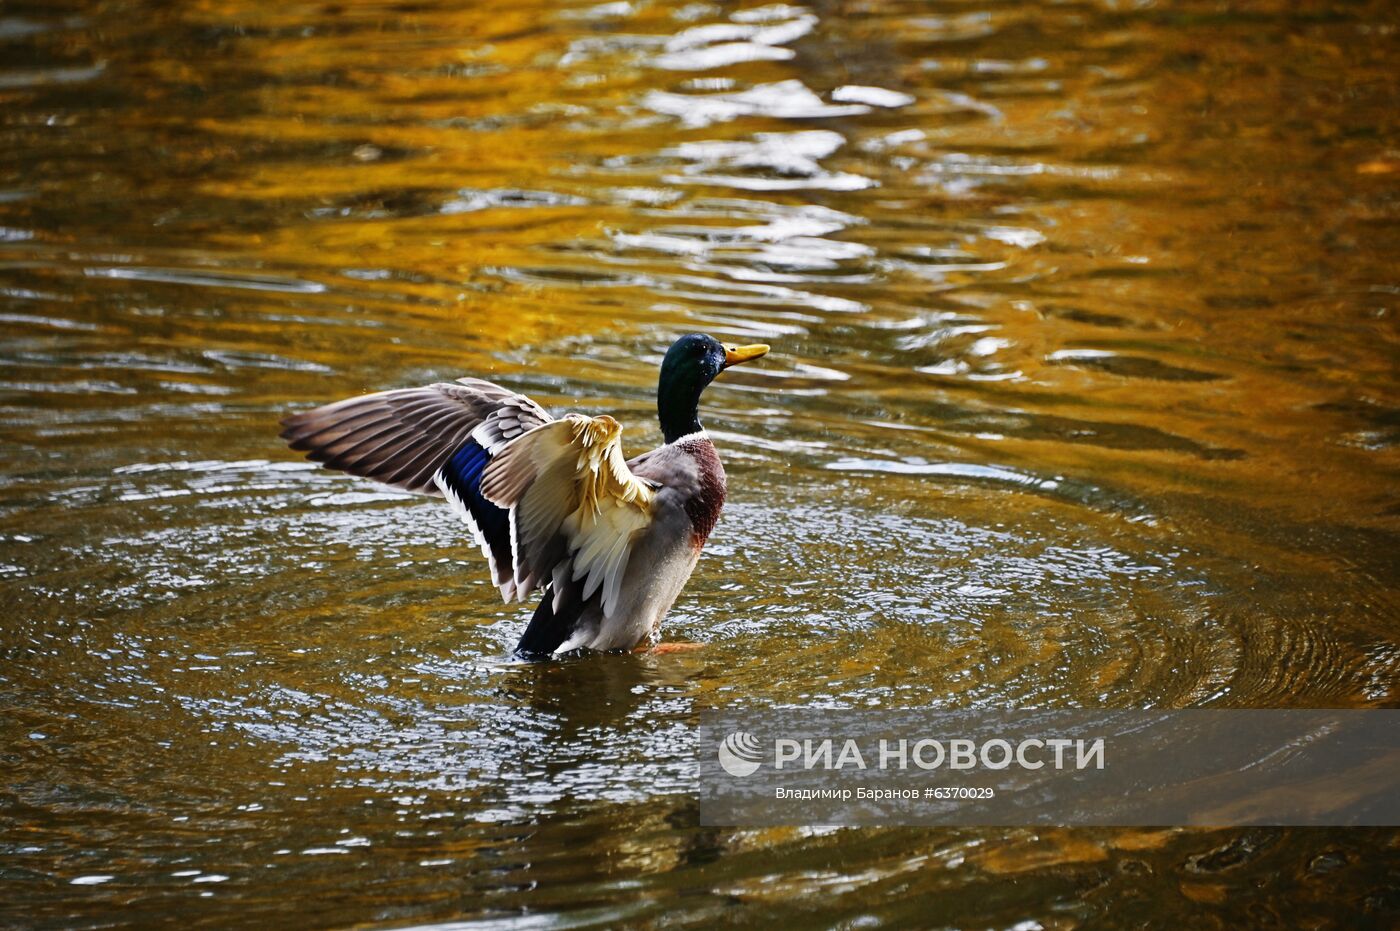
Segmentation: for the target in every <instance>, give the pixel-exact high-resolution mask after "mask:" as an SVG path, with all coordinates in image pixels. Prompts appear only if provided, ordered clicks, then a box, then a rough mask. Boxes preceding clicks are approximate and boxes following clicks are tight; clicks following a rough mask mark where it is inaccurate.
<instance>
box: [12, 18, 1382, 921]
mask: <svg viewBox="0 0 1400 931" xmlns="http://www.w3.org/2000/svg"><path fill="white" fill-rule="evenodd" d="M1397 25H1400V24H1397V21H1396V16H1395V11H1394V9H1393V6H1392V5H1391V4H1388V3H1384V2H1380V0H1373V2H1356V3H1349V4H1323V3H1303V4H1295V3H1274V2H1262V0H1259V2H1249V3H1239V4H1233V5H1229V6H1225V5H1221V4H1216V3H1204V2H1176V3H1169V2H1161V3H1155V4H1154V3H1151V2H1137V3H1126V2H1125V3H1119V2H1110V0H1103V2H1061V3H1045V4H1039V3H1021V2H1009V0H1008V2H995V0H966V2H936V3H935V2H915V0H908V2H898V0H889V2H879V0H864V2H857V0H847V2H840V0H830V2H819V3H813V4H811V5H807V6H795V5H761V4H759V3H756V2H740V3H723V4H721V3H713V4H712V3H704V2H699V3H696V2H684V0H650V2H645V0H635V2H614V3H602V4H596V3H589V2H571V0H558V2H548V3H546V2H541V0H512V2H509V3H505V2H495V0H476V2H472V3H467V4H454V3H450V2H447V0H417V2H412V3H406V2H284V3H279V4H267V3H259V2H252V0H244V2H238V0H203V2H197V3H170V2H161V0H126V2H121V3H82V2H48V0H44V2H39V0H11V2H9V3H7V4H5V6H4V7H3V8H0V49H3V54H0V139H3V142H4V144H3V146H0V328H3V346H2V347H0V360H2V361H3V367H0V442H3V448H4V451H5V452H4V457H3V461H0V577H3V579H4V589H3V591H4V602H3V603H4V607H5V620H4V622H3V624H0V649H3V655H4V658H5V659H4V664H3V666H0V703H2V704H3V708H4V711H3V716H0V748H3V750H2V751H0V752H3V759H4V763H5V768H6V773H7V775H6V780H5V786H4V789H3V795H0V879H3V885H4V887H5V890H6V891H5V894H4V895H3V896H0V921H2V922H3V923H6V924H21V925H37V926H52V927H75V926H83V927H86V926H107V925H141V926H148V927H149V926H159V925H170V924H177V923H178V924H182V925H188V924H191V923H194V924H202V925H218V926H250V925H266V924H267V923H269V922H272V923H274V924H279V925H282V924H287V925H296V926H298V927H344V926H349V925H356V926H386V927H396V926H404V925H413V924H422V923H432V922H443V921H464V922H468V923H469V924H468V925H467V926H468V927H473V926H476V925H473V924H471V923H478V924H479V926H481V927H503V926H510V924H511V922H516V923H518V925H519V926H522V927H585V926H593V925H598V926H608V925H616V924H620V923H631V924H648V923H660V922H662V921H663V920H664V921H665V922H666V923H668V924H671V925H675V926H681V927H701V926H709V925H712V924H714V923H716V922H719V921H744V922H749V923H753V924H757V925H765V924H767V925H772V924H773V923H774V922H782V923H784V924H786V925H788V926H806V925H810V926H814V927H816V926H822V927H825V926H832V925H836V924H839V923H843V922H844V923H846V925H845V926H850V927H877V926H886V925H888V926H896V925H900V924H906V925H907V924H914V925H918V926H925V927H971V928H1013V927H1014V928H1019V929H1031V928H1072V927H1089V926H1100V927H1101V926H1104V925H1105V924H1111V925H1132V924H1137V923H1143V922H1147V923H1150V924H1153V925H1155V926H1160V927H1181V926H1185V925H1193V926H1203V927H1216V926H1218V927H1240V926H1267V925H1269V924H1271V923H1272V924H1275V925H1279V926H1300V925H1303V924H1308V923H1311V925H1312V926H1316V927H1330V926H1336V927H1355V926H1359V925H1364V924H1369V925H1372V926H1378V927H1379V926H1387V925H1393V924H1396V923H1400V916H1397V914H1396V913H1397V911H1398V910H1400V896H1397V893H1396V891H1395V890H1396V888H1398V887H1400V885H1397V883H1400V875H1397V874H1400V857H1397V854H1396V845H1397V840H1396V837H1395V835H1394V833H1393V832H1371V831H1364V832H1363V831H1352V832H1343V831H1282V830H1252V831H1184V830H1182V831H1162V830H1154V831H1122V830H1077V831H1054V830H1049V831H1047V830H1034V831H1032V830H1029V829H977V830H971V829H962V830H945V831H928V830H917V831H916V830H903V829H890V830H883V831H858V830H825V829H815V828H792V829H784V830H772V829H763V830H737V829H730V828H709V827H702V826H700V825H699V824H698V814H697V807H696V803H695V801H694V798H693V795H692V791H691V779H692V778H693V770H692V767H691V765H690V763H689V757H690V754H691V752H692V748H691V743H690V734H691V728H692V727H693V725H694V722H695V719H696V715H697V713H698V709H701V708H708V707H735V706H745V705H748V706H761V707H769V706H783V705H797V704H802V705H818V706H828V707H833V708H870V707H937V708H971V707H981V708H1002V707H1092V706H1109V707H1154V708H1159V707H1160V708H1166V707H1183V706H1221V707H1373V706H1378V707H1393V706H1395V705H1396V703H1397V700H1400V692H1398V691H1397V690H1398V689H1400V604H1397V596H1396V582H1397V578H1400V571H1398V570H1397V564H1396V552H1397V547H1396V544H1397V531H1398V530H1400V494H1397V488H1398V487H1400V486H1398V485H1397V483H1396V467H1397V465H1398V464H1400V455H1397V443H1400V367H1397V364H1396V360H1397V330H1396V324H1395V320H1396V313H1397V310H1400V300H1398V299H1397V295H1400V278H1397V274H1396V262H1395V256H1396V255H1397V254H1400V234H1397V229H1400V227H1397V224H1396V220H1397V216H1398V212H1400V189H1397V181H1400V127H1397V116H1396V115H1397V113H1400V93H1397V90H1396V84H1395V80H1394V76H1395V74H1396V69H1397V66H1400V61H1398V60H1397V52H1396V48H1397V46H1396V42H1395V36H1396V29H1397ZM689 330H704V331H707V332H710V333H713V334H715V335H716V336H719V337H721V338H723V339H726V340H729V339H733V340H740V341H746V342H755V341H764V342H769V343H771V344H772V345H773V347H774V352H773V354H772V356H770V357H769V358H768V359H765V360H764V361H763V362H762V363H760V364H757V365H754V366H747V367H745V368H744V369H742V370H738V371H735V372H731V373H727V374H726V375H725V376H724V378H723V379H722V380H721V382H719V383H717V384H716V385H715V387H713V388H712V389H711V390H710V391H709V393H708V394H707V396H706V406H705V411H706V413H705V417H704V419H705V422H706V424H707V426H708V427H709V429H710V431H711V433H712V434H713V435H714V437H715V438H716V442H717V443H718V445H719V446H720V448H721V452H722V455H723V456H724V457H725V460H726V463H727V467H728V470H729V475H730V486H731V493H730V504H729V506H728V508H727V510H726V514H725V518H724V519H723V521H722V522H721V524H720V526H719V528H718V530H717V531H716V534H715V536H714V537H713V538H712V541H711V545H710V546H709V547H708V549H707V550H706V553H705V556H704V558H703V559H702V561H701V563H700V566H699V569H698V570H697V573H696V577H695V578H694V579H693V580H692V582H691V584H690V586H689V588H688V589H687V592H686V594H685V595H684V596H683V597H682V599H681V601H680V602H679V603H678V604H677V606H676V609H675V611H674V612H673V613H672V615H671V618H670V620H669V622H668V624H667V627H666V636H667V637H668V639H673V640H684V641H693V642H697V643H702V644H704V646H703V648H702V649H700V650H697V651H692V652H687V653H681V654H673V655H665V656H607V657H592V658H587V659H580V660H571V661H565V662H558V663H550V664H535V665H525V664H517V663H512V662H510V661H509V660H508V659H507V656H506V654H507V651H508V650H509V648H510V646H511V645H512V644H513V642H514V640H515V638H516V637H517V636H518V635H519V632H520V631H521V629H522V628H523V625H524V623H525V621H526V620H527V618H528V615H529V608H528V607H520V606H511V607H505V606H502V605H501V604H500V603H499V601H498V600H497V599H496V597H495V591H494V589H492V588H491V587H490V586H489V585H487V584H486V582H485V579H484V577H483V573H484V569H483V566H482V565H481V560H480V557H479V555H478V554H477V552H476V551H475V550H474V549H473V548H472V547H470V546H469V545H468V544H467V543H466V540H465V533H464V528H463V527H462V526H461V525H460V524H459V523H457V521H456V519H455V517H453V516H452V514H451V513H450V512H449V511H448V510H447V509H446V508H444V507H442V506H441V505H440V504H438V503H435V502H433V501H431V500H428V499H420V498H414V497H411V496H407V495H403V494H399V493H397V492H393V491H389V490H385V489H383V488H379V487H377V486H374V485H372V484H369V483H366V482H363V481H360V480H357V479H353V478H349V477H346V476H342V475H339V474H334V473H330V472H326V471H323V470H318V469H317V468H314V467H312V466H311V465H310V464H308V463H304V462H301V461H299V460H298V459H297V457H296V456H295V455H294V454H292V453H290V452H289V451H287V450H285V449H284V448H283V447H282V446H281V444H280V442H279V441H278V439H277V437H276V432H277V427H276V420H277V418H278V417H279V416H280V415H281V414H282V413H284V412H286V411H287V410H289V409H292V408H296V407H299V406H305V405H310V404H315V403H324V402H327V401H330V400H335V399H338V398H340V397H344V396H348V395H353V394H356V393H359V392H362V391H367V390H377V389H381V388H389V387H397V386H404V385H413V384H420V383H425V382H429V381H434V380H444V379H450V378H454V377H457V376H459V375H464V374H473V375H478V376H485V377H489V378H492V379H495V380H498V381H500V382H502V383H503V384H507V385H510V386H511V387H514V388H517V389H520V390H524V391H526V392H528V393H529V394H531V395H532V396H533V397H535V398H536V399H538V400H539V401H541V402H542V403H544V404H545V405H547V406H549V407H551V408H553V409H555V410H567V409H575V410H582V411H585V412H588V413H591V414H598V413H609V414H613V415H615V416H617V417H618V418H619V419H621V420H623V421H624V422H625V423H626V424H627V425H628V433H627V434H626V441H627V443H628V444H629V448H632V449H636V450H640V449H643V448H645V447H647V446H648V445H650V444H653V443H655V442H657V441H659V438H660V436H659V430H658V429H657V428H656V426H655V423H654V413H653V407H654V401H653V393H652V392H653V389H654V384H655V369H656V364H657V363H658V362H659V360H660V357H661V354H662V353H663V352H664V350H665V347H666V346H667V345H668V344H669V342H670V341H671V340H672V339H673V338H674V336H675V335H677V334H678V333H680V332H685V331H689Z"/></svg>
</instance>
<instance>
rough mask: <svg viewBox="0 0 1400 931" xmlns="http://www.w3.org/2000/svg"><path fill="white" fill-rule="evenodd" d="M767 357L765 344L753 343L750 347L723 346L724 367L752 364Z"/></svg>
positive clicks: (766, 345)
mask: <svg viewBox="0 0 1400 931" xmlns="http://www.w3.org/2000/svg"><path fill="white" fill-rule="evenodd" d="M766 355H768V344H767V343H754V344H753V345H752V346H725V347H724V367H725V368H729V367H730V366H731V365H739V364H741V363H744V362H752V361H753V360H754V359H760V358H762V357H763V356H766Z"/></svg>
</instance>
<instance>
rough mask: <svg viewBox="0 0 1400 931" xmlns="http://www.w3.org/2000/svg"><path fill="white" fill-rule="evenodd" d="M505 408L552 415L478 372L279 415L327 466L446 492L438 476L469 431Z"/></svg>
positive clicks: (526, 420)
mask: <svg viewBox="0 0 1400 931" xmlns="http://www.w3.org/2000/svg"><path fill="white" fill-rule="evenodd" d="M502 408H508V409H509V412H510V417H511V418H512V421H515V420H518V421H520V426H521V427H525V428H528V427H533V426H538V425H540V424H542V423H548V422H549V421H550V419H551V418H550V416H549V415H548V414H547V413H545V411H544V409H543V408H542V407H540V406H539V405H538V404H536V403H535V402H534V401H531V400H530V399H529V398H526V397H524V396H523V395H519V394H516V393H515V392H514V391H511V390H509V389H507V388H502V387H501V386H500V385H496V384H492V383H491V382H489V381H483V380H482V379H479V378H463V379H461V380H460V381H458V382H440V383H438V384H435V385H427V386H426V387H423V388H400V389H398V390H396V391H381V392H379V393H377V394H367V395H364V396H362V397H358V398H350V399H348V400H345V401H339V402H337V403H335V404H327V405H326V406H325V407H318V408H316V409H314V410H309V411H303V412H301V413H298V414H291V415H289V416H287V417H285V418H283V420H282V427H283V429H282V438H283V439H285V440H286V441H287V444H288V445H289V446H291V448H292V449H295V450H299V451H301V452H304V453H306V458H308V459H310V460H312V461H313V462H320V463H323V464H325V465H326V467H327V468H331V469H338V470H340V471H342V472H349V473H350V474H352V475H359V476H362V477H364V478H370V479H374V480H375V481H379V482H384V483H385V484H387V485H394V486H396V487H399V488H403V489H405V490H407V491H415V492H420V493H422V494H429V495H441V494H442V492H441V491H439V490H438V487H437V485H436V484H435V483H434V482H433V476H434V475H435V474H437V471H438V469H440V468H442V465H443V463H444V462H446V461H447V459H448V457H450V456H451V455H452V454H453V453H454V452H455V451H456V450H457V449H458V448H460V447H461V445H462V444H463V443H465V442H466V441H467V438H468V437H469V436H470V435H471V432H472V430H474V429H476V428H477V427H478V426H479V425H480V424H481V423H482V421H484V420H486V419H487V418H488V417H489V416H490V415H491V414H493V413H495V412H496V411H498V410H501V409H502Z"/></svg>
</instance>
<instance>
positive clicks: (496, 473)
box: [481, 414, 655, 617]
mask: <svg viewBox="0 0 1400 931" xmlns="http://www.w3.org/2000/svg"><path fill="white" fill-rule="evenodd" d="M481 432H482V433H485V432H486V431H485V430H484V429H483V430H482V431H481ZM621 437H622V427H621V426H619V425H618V423H617V421H616V420H613V419H612V418H611V417H606V416H605V417H585V416H583V415H581V414H568V415H566V416H565V417H563V418H562V419H560V420H556V421H552V422H550V423H547V424H544V425H543V426H539V427H536V428H535V429H533V430H530V431H529V432H528V433H525V434H524V435H523V436H521V437H519V438H518V439H515V440H513V441H511V442H508V443H506V444H504V445H503V446H501V447H500V449H499V452H498V453H496V454H495V457H494V459H493V460H492V461H491V463H490V464H489V465H487V466H486V468H485V472H484V475H483V476H482V480H481V493H482V495H483V496H484V497H485V498H486V499H487V500H488V501H490V502H491V503H493V504H495V505H498V506H500V507H502V508H505V509H507V510H508V511H509V513H510V531H511V551H512V552H513V554H514V560H515V562H514V568H513V573H512V581H513V582H514V585H515V590H516V592H517V593H518V594H519V595H520V597H522V598H523V597H524V596H525V595H526V594H527V593H528V592H530V591H532V590H534V589H535V588H537V587H542V586H544V585H546V584H551V583H552V586H553V595H554V599H555V605H554V607H555V609H556V610H557V609H559V607H560V604H561V603H562V601H563V600H564V599H565V597H566V593H568V594H567V597H569V598H571V599H572V598H576V599H581V600H585V601H586V600H587V599H589V598H591V597H593V595H594V593H596V592H601V600H602V609H603V614H604V616H607V617H611V616H613V615H614V613H615V611H616V609H617V607H618V603H619V600H620V598H621V588H622V578H623V575H624V574H625V573H626V571H627V563H628V560H629V559H630V557H631V554H632V547H633V545H634V543H635V542H636V541H637V539H638V537H639V535H640V532H641V531H643V530H645V529H646V528H647V527H649V526H650V525H651V521H652V515H651V504H652V500H653V499H654V497H655V486H654V485H653V484H652V483H650V482H648V481H646V480H644V479H641V478H638V477H637V476H635V475H633V474H632V472H631V470H629V469H628V468H627V463H626V461H625V460H624V459H623V457H622V441H621ZM483 438H484V437H483ZM580 587H581V591H580V590H579V589H580Z"/></svg>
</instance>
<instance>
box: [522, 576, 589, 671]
mask: <svg viewBox="0 0 1400 931" xmlns="http://www.w3.org/2000/svg"><path fill="white" fill-rule="evenodd" d="M569 587H570V588H571V589H572V591H570V592H566V593H565V594H566V595H569V596H572V597H565V598H563V599H561V604H559V605H558V607H556V606H555V604H554V602H555V600H556V599H555V597H554V584H553V583H550V585H549V586H548V587H547V588H546V589H545V590H544V597H543V598H541V599H540V604H539V607H537V608H536V609H535V615H534V617H532V618H530V624H529V626H528V627H526V628H525V633H523V634H521V636H520V642H519V643H517V644H516V645H515V652H516V653H517V654H518V655H520V656H527V657H543V656H549V655H551V654H553V653H554V651H555V650H557V649H559V647H561V646H563V644H564V642H565V641H566V640H568V639H569V638H570V637H571V636H573V633H574V628H575V627H576V626H577V625H578V620H579V618H580V617H581V616H582V615H583V609H584V608H585V607H586V606H587V604H588V600H587V599H585V598H582V597H580V595H581V593H580V592H579V590H578V586H577V585H570V586H569Z"/></svg>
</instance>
